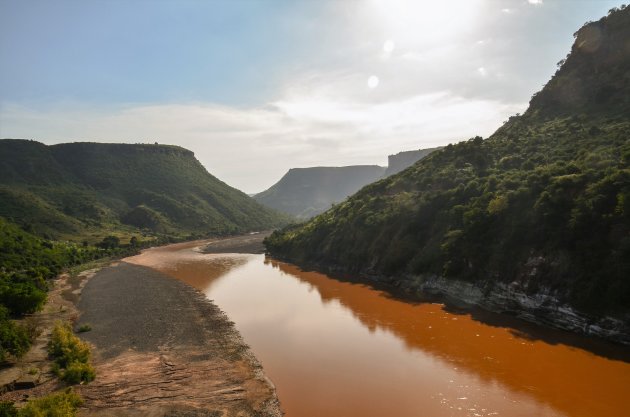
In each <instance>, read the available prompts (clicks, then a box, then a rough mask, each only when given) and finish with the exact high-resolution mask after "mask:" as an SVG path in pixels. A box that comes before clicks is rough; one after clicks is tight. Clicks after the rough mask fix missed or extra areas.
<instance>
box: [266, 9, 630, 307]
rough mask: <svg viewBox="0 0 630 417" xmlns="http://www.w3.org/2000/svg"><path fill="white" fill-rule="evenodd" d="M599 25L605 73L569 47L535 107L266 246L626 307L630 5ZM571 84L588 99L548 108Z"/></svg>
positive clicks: (582, 303) (293, 254)
mask: <svg viewBox="0 0 630 417" xmlns="http://www.w3.org/2000/svg"><path fill="white" fill-rule="evenodd" d="M621 22H625V23H624V24H623V25H622V24H621ZM594 25H596V26H597V27H598V28H600V29H599V30H600V31H601V33H602V34H603V35H602V36H603V38H602V43H601V45H600V46H601V48H602V49H601V50H598V51H600V52H601V54H600V52H597V54H598V55H597V57H598V59H600V60H603V61H597V62H606V65H607V66H600V65H599V64H597V62H596V61H594V60H593V57H592V56H591V55H589V54H590V53H586V52H584V51H583V50H581V49H579V48H578V49H576V48H577V47H574V49H573V52H572V54H571V56H570V57H569V58H568V59H567V61H566V63H565V64H564V65H563V67H562V68H561V70H560V71H559V72H558V73H557V74H556V76H555V77H554V80H555V81H554V80H552V82H550V83H549V85H548V86H547V87H545V89H544V90H543V91H542V92H541V93H540V94H537V95H536V96H535V98H534V99H532V102H531V106H530V108H529V110H528V111H527V113H525V114H524V115H523V116H515V117H512V118H510V120H509V121H508V122H507V123H506V124H505V125H504V126H502V127H501V128H500V129H499V130H498V131H497V132H496V133H495V134H494V135H492V136H491V137H490V138H488V139H487V140H482V138H479V137H476V138H473V139H470V140H468V141H466V142H461V143H458V144H456V145H449V146H447V147H446V148H444V149H443V150H441V151H437V152H435V153H433V154H431V155H430V156H428V157H427V158H426V159H424V160H422V161H420V162H419V163H417V164H416V165H414V166H413V167H412V168H410V169H408V170H406V171H403V172H401V173H400V174H398V175H395V176H393V177H390V178H388V179H386V180H382V181H379V182H376V183H374V184H370V185H368V186H366V187H364V188H363V189H362V190H360V191H359V192H358V193H357V194H355V195H354V196H352V197H351V198H349V199H348V200H347V201H345V202H343V203H341V204H338V205H337V206H335V207H334V208H332V209H331V210H329V211H327V212H326V213H324V214H322V215H320V216H318V217H316V218H315V219H313V220H312V221H310V222H308V223H305V224H303V225H297V226H291V227H287V228H285V229H284V230H282V231H281V232H276V233H274V234H273V235H272V236H271V237H269V238H268V239H267V241H266V245H267V248H268V250H269V251H270V252H271V253H272V254H276V255H279V256H283V257H286V258H289V259H292V260H295V261H300V262H312V263H319V264H324V265H330V266H335V267H336V268H341V269H344V270H346V271H348V272H355V273H369V274H374V273H376V274H381V275H385V276H397V277H399V278H398V279H401V277H405V276H407V275H409V274H411V275H425V274H426V275H433V274H437V275H443V276H446V277H449V278H456V279H464V280H470V281H485V282H495V281H504V282H513V281H518V282H520V283H521V284H522V285H523V286H524V287H526V288H527V289H528V290H529V291H531V292H536V291H537V290H538V289H540V288H543V287H544V288H548V289H551V290H552V291H557V293H558V294H560V295H561V296H563V297H565V299H566V300H567V301H569V302H571V303H572V304H573V305H575V306H578V307H580V308H582V309H585V310H590V311H595V310H597V311H602V310H606V311H609V312H614V311H617V312H618V311H627V310H628V307H629V306H630V103H629V102H628V100H627V98H628V97H630V77H628V74H630V61H629V60H628V56H630V54H626V55H623V54H622V55H619V54H617V53H616V52H615V51H617V48H618V47H619V45H626V44H628V43H630V32H629V31H628V29H627V28H629V27H630V9H625V10H622V11H619V12H617V13H616V14H612V15H610V16H609V17H608V18H605V19H603V20H602V21H600V22H597V23H596V24H594ZM584 30H585V29H583V30H582V31H584ZM582 31H581V32H582ZM578 41H581V35H579V34H578ZM602 51H603V52H602ZM602 54H603V55H602ZM593 66H595V67H596V69H597V70H598V73H597V76H596V77H594V76H593V74H592V73H591V71H592V70H593V68H594V67H593ZM608 68H614V71H608ZM569 74H570V77H569ZM620 74H622V75H620ZM568 77H569V78H571V79H577V80H582V79H584V80H587V82H586V83H585V86H584V89H583V90H582V91H584V96H583V100H582V99H580V100H579V101H575V102H573V103H572V104H570V105H569V104H567V103H558V102H554V103H555V104H550V103H551V101H549V100H551V97H559V96H561V93H562V92H561V91H559V90H558V89H559V88H560V87H559V86H564V84H563V82H564V81H563V82H561V81H559V80H565V79H568ZM609 83H614V85H615V88H616V90H615V93H614V94H613V95H611V96H610V100H603V101H601V100H600V101H595V99H594V98H593V97H592V94H591V93H590V92H592V91H598V89H600V87H601V86H602V85H608V84H609ZM562 88H564V87H562ZM402 279H404V278H402Z"/></svg>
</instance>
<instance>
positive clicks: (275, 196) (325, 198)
mask: <svg viewBox="0 0 630 417" xmlns="http://www.w3.org/2000/svg"><path fill="white" fill-rule="evenodd" d="M384 173H385V168H383V167H380V166H378V165H354V166H346V167H312V168H292V169H290V170H289V171H288V172H287V173H286V174H285V175H284V176H283V177H282V178H281V179H280V181H278V182H277V183H275V184H274V185H273V186H272V187H271V188H269V189H267V190H265V191H263V192H261V193H259V194H256V195H255V196H254V199H255V200H256V201H258V202H259V203H261V204H264V205H265V206H267V207H271V208H273V209H276V210H278V211H281V212H284V213H288V214H292V215H294V216H296V217H298V218H301V219H308V218H310V217H313V216H314V215H316V214H319V213H322V212H323V211H326V210H327V209H329V208H330V206H331V205H333V204H335V203H338V202H340V201H343V199H345V198H346V197H348V196H349V195H351V194H354V193H355V192H356V191H357V190H359V189H360V188H361V187H363V186H364V185H366V184H369V183H371V182H374V181H376V180H378V179H379V178H381V177H382V176H383V174H384Z"/></svg>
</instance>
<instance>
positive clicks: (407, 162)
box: [385, 147, 442, 177]
mask: <svg viewBox="0 0 630 417" xmlns="http://www.w3.org/2000/svg"><path fill="white" fill-rule="evenodd" d="M438 149H442V148H441V147H438V148H427V149H418V150H416V151H403V152H398V153H397V154H395V155H389V156H388V157H387V169H386V170H385V177H389V176H390V175H394V174H398V173H399V172H400V171H402V170H404V169H407V168H409V167H410V166H412V165H413V164H415V163H416V162H418V161H419V160H421V159H422V158H425V157H426V156H428V155H429V154H430V153H432V152H435V151H437V150H438Z"/></svg>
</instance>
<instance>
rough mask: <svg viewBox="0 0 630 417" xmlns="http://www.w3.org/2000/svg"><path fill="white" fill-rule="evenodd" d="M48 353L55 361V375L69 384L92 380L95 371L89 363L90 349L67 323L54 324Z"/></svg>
mask: <svg viewBox="0 0 630 417" xmlns="http://www.w3.org/2000/svg"><path fill="white" fill-rule="evenodd" d="M48 353H49V354H50V356H52V357H53V359H54V361H55V365H54V367H55V371H56V373H57V374H58V375H59V377H60V378H61V379H63V380H64V381H66V382H68V383H69V384H78V383H80V382H90V381H92V380H94V377H95V371H94V368H93V367H92V365H90V363H89V362H90V356H91V352H90V347H89V346H88V344H87V343H85V342H84V341H82V340H81V339H79V338H78V337H77V336H75V335H74V334H73V333H72V328H71V327H70V324H69V323H62V322H57V323H56V324H55V327H54V329H53V331H52V338H51V340H50V343H49V345H48Z"/></svg>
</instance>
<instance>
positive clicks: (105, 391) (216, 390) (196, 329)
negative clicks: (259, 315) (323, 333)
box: [3, 235, 282, 417]
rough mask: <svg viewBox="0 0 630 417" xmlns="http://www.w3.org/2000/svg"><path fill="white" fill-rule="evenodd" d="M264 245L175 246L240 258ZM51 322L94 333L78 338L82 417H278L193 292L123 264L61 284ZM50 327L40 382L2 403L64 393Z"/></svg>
mask: <svg viewBox="0 0 630 417" xmlns="http://www.w3.org/2000/svg"><path fill="white" fill-rule="evenodd" d="M253 237H256V239H252V238H253ZM262 237H263V236H261V235H251V236H249V235H248V236H243V237H237V238H226V239H216V240H215V239H213V240H208V241H198V242H193V243H190V242H189V243H184V244H179V245H199V247H200V249H199V250H201V249H202V248H204V247H206V246H208V245H210V246H211V247H212V246H213V245H214V246H215V247H216V248H217V252H225V251H230V250H231V249H230V248H231V246H233V245H237V246H238V247H239V248H241V251H247V250H253V249H255V248H254V246H256V245H260V241H262ZM256 241H258V243H256ZM227 242H231V243H227ZM252 245H253V246H252ZM259 247H260V246H259ZM207 250H208V249H207ZM234 250H236V248H234ZM74 281H77V282H74ZM62 313H63V314H62ZM55 319H64V320H70V321H74V326H75V328H78V327H79V326H81V325H83V324H89V325H90V326H91V328H92V330H91V331H89V332H86V333H81V334H80V337H81V338H83V339H85V340H87V341H88V342H90V343H91V344H92V346H93V356H94V366H95V368H96V372H97V378H96V380H95V381H93V382H92V383H90V384H88V385H83V386H78V387H76V391H77V392H78V393H79V394H81V395H82V396H83V398H84V400H85V403H84V406H83V408H82V409H81V411H80V414H79V415H81V416H147V417H149V416H150V417H153V416H156V417H157V416H168V417H184V416H185V417H196V416H204V417H210V416H212V417H232V416H239V417H241V416H242V417H247V416H270V417H275V416H281V415H282V412H281V411H280V406H279V402H278V399H277V396H276V393H275V388H274V387H273V384H272V383H271V382H270V381H269V380H268V379H267V378H266V377H265V375H264V374H263V370H262V367H261V366H260V364H259V362H258V361H257V360H256V358H255V357H254V355H253V354H252V353H251V351H250V349H249V347H248V346H247V345H246V344H245V343H244V341H243V339H242V338H241V336H240V334H239V333H238V331H237V330H236V329H235V327H234V325H233V323H232V322H231V321H230V320H229V319H228V317H227V316H226V315H225V314H224V313H223V312H222V311H221V310H220V309H219V308H218V307H217V306H215V305H214V304H213V303H212V302H211V301H209V300H207V299H206V298H205V296H204V295H203V294H202V293H200V292H199V291H197V290H195V289H194V288H192V287H190V286H188V285H186V284H184V283H182V282H181V281H178V280H175V279H172V278H170V277H168V276H167V275H164V274H162V273H160V272H157V271H155V270H152V269H150V268H147V267H144V266H140V265H134V264H131V263H128V262H125V260H123V261H121V262H118V263H114V264H112V265H110V266H108V267H106V268H103V269H101V270H100V271H98V272H96V271H90V273H89V274H83V275H81V277H80V279H77V278H71V277H68V276H62V277H61V278H60V279H58V280H57V283H56V289H55V290H54V291H53V292H51V294H50V296H49V302H48V305H47V307H46V309H45V311H44V312H43V313H42V317H41V318H40V321H41V320H43V321H44V322H45V323H52V321H54V320H55ZM48 327H51V325H49V326H48ZM48 327H46V328H45V332H44V334H42V336H41V337H40V339H41V341H40V342H41V343H38V345H37V346H36V347H37V349H34V353H36V354H37V355H38V360H40V361H41V366H40V367H41V368H42V372H41V374H42V375H43V376H45V379H46V381H45V382H44V383H43V384H40V385H38V386H37V387H35V388H33V389H28V390H17V391H12V392H11V393H7V394H5V395H4V396H3V397H4V398H3V399H11V400H14V401H15V400H18V401H19V400H20V399H26V398H28V397H33V396H41V395H46V394H47V393H49V392H51V391H54V390H58V389H62V388H63V385H62V384H61V383H60V382H59V381H58V380H57V379H56V378H54V377H53V376H52V375H51V374H50V373H49V372H47V367H48V363H47V362H46V343H47V340H48V339H47V333H49V329H48ZM29 355H30V353H29ZM31 362H32V361H31ZM28 366H31V365H28Z"/></svg>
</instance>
